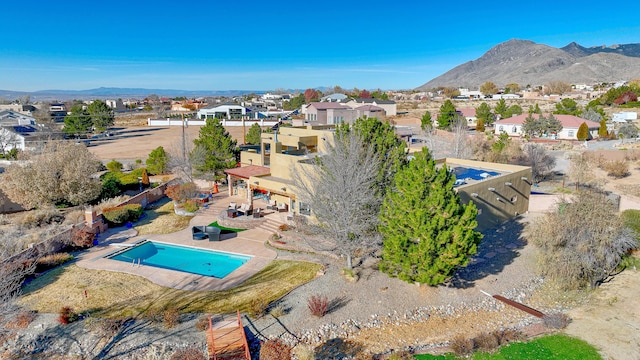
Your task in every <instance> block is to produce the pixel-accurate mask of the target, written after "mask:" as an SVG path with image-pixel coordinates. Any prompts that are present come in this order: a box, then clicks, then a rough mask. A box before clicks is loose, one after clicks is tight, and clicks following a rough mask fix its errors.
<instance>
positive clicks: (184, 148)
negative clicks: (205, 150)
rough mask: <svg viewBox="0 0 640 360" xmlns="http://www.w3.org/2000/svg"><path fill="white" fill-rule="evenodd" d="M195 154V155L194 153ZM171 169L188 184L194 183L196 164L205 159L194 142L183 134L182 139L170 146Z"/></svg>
mask: <svg viewBox="0 0 640 360" xmlns="http://www.w3.org/2000/svg"><path fill="white" fill-rule="evenodd" d="M194 152H195V153H194ZM168 155H169V169H170V170H171V172H172V173H174V174H176V175H178V176H179V177H180V178H181V179H183V180H184V181H186V182H193V179H194V173H195V168H196V164H195V163H194V161H195V162H198V161H200V160H201V159H202V158H204V155H203V154H201V151H200V150H197V151H196V150H195V147H194V145H193V140H192V139H191V138H190V137H189V135H188V134H186V133H185V132H184V131H183V132H182V137H181V138H180V139H178V140H177V141H175V142H174V143H172V144H171V145H170V146H169V151H168Z"/></svg>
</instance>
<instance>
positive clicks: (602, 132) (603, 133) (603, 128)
mask: <svg viewBox="0 0 640 360" xmlns="http://www.w3.org/2000/svg"><path fill="white" fill-rule="evenodd" d="M607 136H609V133H608V132H607V120H605V119H602V120H600V129H598V137H599V138H601V139H606V138H607Z"/></svg>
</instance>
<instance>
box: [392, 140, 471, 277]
mask: <svg viewBox="0 0 640 360" xmlns="http://www.w3.org/2000/svg"><path fill="white" fill-rule="evenodd" d="M454 182H455V176H454V175H453V174H452V173H450V172H449V171H448V169H447V167H446V166H443V167H441V168H440V169H437V168H436V162H435V160H433V158H432V157H431V154H430V153H429V150H428V149H427V148H423V149H422V152H420V153H416V155H415V158H414V159H413V160H411V161H410V162H409V164H408V165H406V166H404V167H403V168H402V169H401V170H400V171H399V172H398V173H396V175H395V176H394V183H393V185H394V189H393V191H388V192H387V194H386V196H385V199H384V202H383V205H382V209H381V211H380V222H381V225H380V232H381V234H382V236H383V239H384V240H383V250H382V260H381V262H380V270H381V271H383V272H385V273H387V274H389V275H390V276H392V277H398V278H399V279H402V280H405V281H407V282H417V283H422V284H429V285H437V284H440V283H442V282H444V281H446V280H447V279H448V278H450V277H451V276H452V275H453V273H454V272H455V270H456V269H457V268H459V267H461V266H465V265H467V264H468V263H469V257H470V256H471V255H473V254H475V253H476V252H477V246H478V244H479V243H480V240H481V238H482V235H481V234H480V233H479V232H477V231H475V230H474V229H475V227H476V226H477V221H476V215H477V212H478V211H477V209H476V207H475V204H473V203H472V202H470V203H469V204H466V205H464V204H462V203H461V201H460V197H459V195H458V194H457V192H456V191H455V190H454V189H453V184H454Z"/></svg>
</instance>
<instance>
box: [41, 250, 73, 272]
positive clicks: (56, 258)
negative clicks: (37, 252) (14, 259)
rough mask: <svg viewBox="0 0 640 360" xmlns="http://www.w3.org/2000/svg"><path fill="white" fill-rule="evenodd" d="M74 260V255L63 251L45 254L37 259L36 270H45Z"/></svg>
mask: <svg viewBox="0 0 640 360" xmlns="http://www.w3.org/2000/svg"><path fill="white" fill-rule="evenodd" d="M71 260H73V255H71V254H69V253H66V252H63V253H55V254H51V255H47V256H43V257H41V258H39V259H38V260H37V265H36V272H43V271H45V270H49V269H51V268H54V267H56V266H58V265H61V264H64V263H66V262H68V261H71Z"/></svg>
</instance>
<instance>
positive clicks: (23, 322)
mask: <svg viewBox="0 0 640 360" xmlns="http://www.w3.org/2000/svg"><path fill="white" fill-rule="evenodd" d="M36 316H37V314H36V312H35V311H21V312H20V313H19V314H18V315H16V316H15V318H13V319H11V320H10V321H8V322H7V323H6V325H5V326H6V327H7V329H26V328H27V327H29V324H31V323H32V322H33V320H35V319H36Z"/></svg>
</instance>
